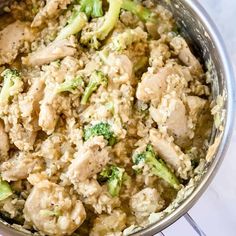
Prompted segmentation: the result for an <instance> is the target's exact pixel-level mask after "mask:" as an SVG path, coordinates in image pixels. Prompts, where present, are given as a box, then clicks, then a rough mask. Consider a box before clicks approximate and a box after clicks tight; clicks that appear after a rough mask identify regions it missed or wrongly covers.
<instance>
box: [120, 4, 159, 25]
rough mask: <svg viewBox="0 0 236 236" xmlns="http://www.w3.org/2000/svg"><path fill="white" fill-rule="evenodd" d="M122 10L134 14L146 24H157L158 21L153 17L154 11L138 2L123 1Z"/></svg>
mask: <svg viewBox="0 0 236 236" xmlns="http://www.w3.org/2000/svg"><path fill="white" fill-rule="evenodd" d="M121 8H123V9H124V10H127V11H130V12H132V13H133V14H134V15H136V16H137V17H138V18H139V19H140V20H142V21H144V22H148V21H149V22H150V21H151V22H153V23H157V19H156V17H155V16H154V15H153V13H152V11H151V10H149V9H148V8H146V7H144V6H142V5H141V4H140V3H138V2H137V1H132V0H123V3H122V6H121Z"/></svg>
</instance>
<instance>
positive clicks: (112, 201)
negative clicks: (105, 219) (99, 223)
mask: <svg viewBox="0 0 236 236" xmlns="http://www.w3.org/2000/svg"><path fill="white" fill-rule="evenodd" d="M76 190H77V192H78V194H79V195H80V196H81V197H82V199H83V202H84V203H85V204H86V205H89V206H91V209H92V208H93V209H94V212H95V213H96V214H102V213H103V212H105V213H108V214H110V213H111V212H112V210H113V209H114V208H116V207H119V206H120V204H121V203H120V200H119V197H112V196H111V195H110V193H109V192H108V191H107V186H100V185H99V183H98V182H97V180H95V179H91V180H89V179H87V180H85V181H83V182H79V183H77V184H76Z"/></svg>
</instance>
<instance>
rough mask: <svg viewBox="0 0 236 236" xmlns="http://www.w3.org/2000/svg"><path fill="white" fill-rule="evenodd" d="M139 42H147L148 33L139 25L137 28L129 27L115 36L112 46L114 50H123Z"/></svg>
mask: <svg viewBox="0 0 236 236" xmlns="http://www.w3.org/2000/svg"><path fill="white" fill-rule="evenodd" d="M138 42H142V43H146V42H147V33H146V32H144V31H143V30H142V29H141V28H140V27H137V28H136V29H127V30H125V31H124V32H122V33H119V34H117V35H115V36H113V37H112V42H111V44H110V47H111V49H112V50H115V51H121V50H125V49H126V48H128V47H129V46H131V45H132V44H135V43H138Z"/></svg>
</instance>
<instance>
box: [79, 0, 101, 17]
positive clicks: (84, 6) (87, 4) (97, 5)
mask: <svg viewBox="0 0 236 236" xmlns="http://www.w3.org/2000/svg"><path fill="white" fill-rule="evenodd" d="M80 5H81V7H80V11H82V12H84V13H85V14H86V15H87V17H101V16H103V11H102V1H101V0H81V1H80Z"/></svg>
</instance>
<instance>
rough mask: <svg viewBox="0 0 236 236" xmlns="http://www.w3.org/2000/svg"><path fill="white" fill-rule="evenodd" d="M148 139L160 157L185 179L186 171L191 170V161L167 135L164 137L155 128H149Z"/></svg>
mask: <svg viewBox="0 0 236 236" xmlns="http://www.w3.org/2000/svg"><path fill="white" fill-rule="evenodd" d="M150 141H151V143H152V145H153V147H154V149H155V150H156V151H157V153H158V154H159V155H160V157H161V158H162V159H163V160H164V161H165V162H166V163H167V164H169V165H170V166H172V167H173V168H174V170H175V171H176V172H177V173H178V174H179V175H180V177H181V178H183V179H187V177H188V176H187V174H188V171H189V170H191V161H190V159H189V157H188V156H187V155H185V154H184V153H183V152H182V151H181V149H180V148H179V147H178V146H177V145H175V144H174V143H173V141H171V140H170V139H168V137H166V138H164V137H163V136H162V135H161V134H160V133H159V132H158V131H157V130H156V129H151V130H150Z"/></svg>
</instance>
